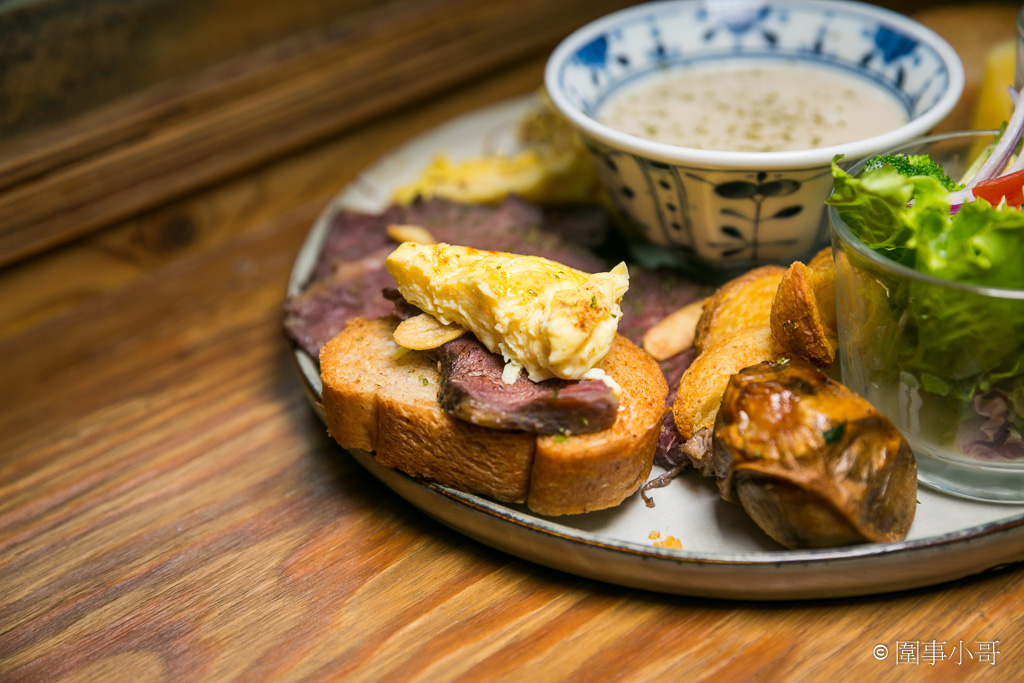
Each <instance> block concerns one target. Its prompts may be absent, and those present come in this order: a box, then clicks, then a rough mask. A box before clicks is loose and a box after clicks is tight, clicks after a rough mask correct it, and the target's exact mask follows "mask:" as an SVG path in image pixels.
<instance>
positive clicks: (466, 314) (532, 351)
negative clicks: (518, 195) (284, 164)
mask: <svg viewBox="0 0 1024 683" xmlns="http://www.w3.org/2000/svg"><path fill="white" fill-rule="evenodd" d="M387 269H388V272H389V273H391V275H392V277H394V278H395V282H397V283H398V290H399V291H400V292H401V293H402V296H403V297H404V298H405V300H406V301H408V302H409V303H411V304H413V305H415V306H417V307H418V308H419V309H420V310H422V311H423V312H424V313H428V314H430V315H432V316H434V317H435V318H437V319H438V320H439V321H440V322H442V323H444V324H446V325H447V324H452V323H454V324H457V325H460V326H462V327H464V328H466V329H467V330H469V331H470V332H472V333H473V334H474V335H475V336H476V338H477V339H479V340H480V342H481V343H482V344H483V345H484V346H486V347H487V348H488V349H489V350H490V351H491V352H493V353H500V354H501V355H502V357H503V358H504V359H505V362H506V366H505V372H504V373H503V376H502V379H503V380H504V381H505V382H506V383H512V382H514V381H515V379H516V377H517V376H518V375H519V372H520V370H521V369H525V370H526V372H527V374H528V375H529V377H530V379H532V380H534V381H537V382H539V381H542V380H545V379H550V378H552V377H561V378H563V379H581V378H583V377H584V376H585V375H587V374H588V372H589V373H590V375H589V377H596V376H597V374H598V373H599V370H598V372H591V371H592V370H595V369H596V366H597V365H598V364H599V363H600V362H601V361H602V360H603V359H604V357H605V355H607V353H608V351H609V349H610V348H611V345H612V341H613V340H614V339H615V333H616V331H617V329H618V324H619V318H620V317H621V316H622V311H621V309H620V308H619V302H620V301H621V300H622V296H623V295H624V294H625V293H626V290H627V289H628V288H629V273H628V271H627V269H626V264H625V263H620V264H619V265H617V266H615V268H613V269H612V270H611V271H610V272H607V273H595V274H588V273H584V272H582V271H579V270H576V269H575V268H570V267H568V266H564V265H562V264H560V263H556V262H554V261H550V260H548V259H545V258H541V257H538V256H517V255H515V254H506V253H503V252H496V251H481V250H479V249H473V248H471V247H459V246H452V245H449V244H432V245H423V244H415V243H413V242H405V243H403V244H402V245H400V246H399V247H398V248H397V249H395V251H393V252H392V253H391V255H390V256H388V258H387Z"/></svg>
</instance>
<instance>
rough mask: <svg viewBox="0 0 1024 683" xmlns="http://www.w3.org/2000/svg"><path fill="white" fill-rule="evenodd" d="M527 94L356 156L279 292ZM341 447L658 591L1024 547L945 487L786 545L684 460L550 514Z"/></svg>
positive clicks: (1008, 555) (519, 106)
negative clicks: (878, 533)
mask: <svg viewBox="0 0 1024 683" xmlns="http://www.w3.org/2000/svg"><path fill="white" fill-rule="evenodd" d="M533 105H534V100H533V98H520V99H515V100H511V101H508V102H504V103H501V104H498V105H494V106H491V107H488V108H485V109H482V110H479V111H476V112H472V113H469V114H467V115H464V116H462V117H459V118H457V119H454V120H452V121H450V122H448V123H446V124H445V125H443V126H440V127H439V128H436V129H434V130H432V131H429V132H427V133H426V134H424V135H422V136H420V137H418V138H416V139H414V140H412V141H411V142H409V143H407V144H405V145H403V146H402V147H400V148H398V149H397V150H395V151H393V152H392V153H390V154H388V155H387V156H385V157H384V158H382V159H381V160H379V161H378V162H377V163H375V164H374V165H373V166H371V167H370V168H368V169H366V171H365V172H363V173H362V174H361V175H360V176H359V177H358V178H357V179H356V180H355V181H354V182H352V183H351V184H350V185H349V186H348V187H347V188H345V189H344V190H343V191H342V192H341V193H340V194H339V195H338V196H337V197H336V198H335V200H334V201H333V202H332V203H331V204H330V205H329V206H328V207H327V208H326V209H325V210H324V212H323V214H321V216H320V217H319V218H318V219H317V221H316V223H315V224H314V226H313V228H312V230H311V231H310V233H309V235H308V236H307V238H306V241H305V243H304V244H303V246H302V249H301V250H300V252H299V254H298V258H297V259H296V262H295V264H294V266H293V269H292V273H291V277H290V279H289V282H288V293H289V295H291V294H295V293H297V292H299V291H300V289H301V288H302V286H303V285H304V284H305V282H306V281H307V280H308V278H309V275H310V273H311V272H312V269H313V266H314V264H315V263H316V258H317V255H318V254H319V252H320V248H321V244H322V242H323V239H324V236H325V235H326V233H327V229H328V227H329V225H330V223H331V219H332V217H333V216H334V214H335V213H337V212H338V211H339V210H342V209H349V210H358V211H366V212H371V213H377V212H380V211H382V210H383V209H384V208H385V207H386V206H387V204H388V202H389V198H390V196H391V192H392V190H393V189H394V188H395V187H397V186H398V185H400V184H403V183H406V182H409V181H411V180H413V179H414V178H415V177H416V176H417V175H418V174H419V172H420V171H421V170H422V169H423V168H424V167H425V166H426V165H427V164H428V163H429V161H430V160H431V159H432V158H433V156H434V155H435V154H437V153H441V152H443V153H445V154H447V155H448V156H449V157H450V158H451V159H453V160H458V159H460V158H465V157H470V156H479V155H481V154H488V153H494V152H497V151H509V150H511V149H512V148H513V147H514V144H515V142H514V140H515V125H516V123H517V121H518V120H519V118H520V117H521V116H522V114H523V113H524V112H526V111H527V110H528V108H529V107H531V106H533ZM295 359H296V362H297V365H298V368H299V373H300V376H301V378H302V381H303V383H304V385H305V387H306V389H307V391H308V393H309V395H310V398H311V400H312V402H313V404H314V406H315V407H316V408H317V410H318V411H319V412H320V414H321V417H322V416H323V411H322V408H321V406H320V404H319V394H320V388H321V384H320V377H319V370H318V369H317V367H316V364H315V363H314V362H313V360H312V359H311V358H309V356H307V355H306V354H305V353H303V352H302V351H299V350H297V349H296V351H295ZM350 452H351V454H352V456H353V457H354V458H355V459H356V460H357V461H358V462H359V463H360V464H361V465H362V466H363V467H364V468H366V470H368V471H369V472H370V473H371V474H372V475H373V476H375V477H376V478H378V479H379V480H380V481H382V482H383V483H384V484H385V485H386V486H388V487H389V488H390V489H391V490H393V491H394V492H395V493H397V494H398V495H399V496H401V497H402V498H404V499H406V500H407V501H408V502H410V503H411V504H412V505H414V506H416V507H417V508H419V509H420V510H421V511H423V512H424V513H426V514H427V515H430V516H431V517H433V518H435V519H437V520H439V521H440V522H442V523H444V524H446V525H447V526H449V527H451V528H453V529H455V530H456V531H458V532H460V533H463V534H465V535H466V536H468V537H470V538H473V539H476V540H477V541H480V542H482V543H485V544H487V545H489V546H492V547H494V548H497V549H499V550H503V551H505V552H508V553H510V554H512V555H515V556H517V557H521V558H523V559H526V560H529V561H531V562H535V563H537V564H541V565H544V566H548V567H552V568H554V569H559V570H562V571H566V572H569V573H572V574H576V575H579V576H584V577H588V578H592V579H598V580H601V581H606V582H609V583H614V584H619V585H623V586H630V587H635V588H643V589H648V590H653V591H660V592H665V593H676V594H684V595H694V596H702V597H716V598H733V599H767V600H793V599H810V598H825V597H839V596H852V595H864V594H871V593H885V592H891V591H898V590H905V589H909V588H917V587H921V586H929V585H933V584H937V583H941V582H944V581H951V580H954V579H958V578H962V577H965V576H969V575H972V574H976V573H979V572H983V571H985V570H988V569H992V568H996V567H1001V566H1004V565H1007V564H1010V563H1013V562H1020V561H1022V560H1024V506H1011V505H1000V504H993V503H981V502H976V501H972V500H966V499H960V498H954V497H951V496H948V495H945V494H942V493H939V492H937V491H932V490H930V489H927V488H924V487H920V488H919V491H918V500H919V506H918V510H917V515H916V518H915V521H914V524H913V526H912V528H911V530H910V533H909V535H908V537H907V538H906V540H904V541H900V542H898V543H884V544H867V545H859V546H849V547H843V548H835V549H826V550H802V551H792V550H785V549H783V548H782V547H781V546H779V545H777V544H776V543H775V542H774V541H772V540H771V539H769V538H768V537H767V536H765V534H764V533H763V532H762V531H761V530H760V529H758V527H757V526H756V525H755V524H754V523H753V522H751V521H750V519H749V518H747V517H746V514H745V513H744V512H743V510H742V508H741V507H740V506H738V505H734V504H730V503H726V502H724V501H723V500H721V498H719V496H718V491H717V487H716V486H715V484H714V482H713V481H712V480H710V479H703V478H701V477H700V476H699V475H697V474H695V473H693V472H689V473H686V474H684V475H681V476H679V477H678V478H677V479H676V480H675V481H673V482H672V484H671V485H669V486H668V487H666V488H662V489H655V490H654V491H652V492H651V494H650V495H651V497H652V498H653V499H654V501H655V503H656V505H655V507H654V508H647V507H646V506H645V505H644V503H643V501H642V500H641V499H640V497H639V495H634V496H632V497H631V498H629V499H628V500H627V501H626V502H625V503H623V504H622V505H620V506H619V507H616V508H613V509H611V510H605V511H601V512H595V513H589V514H585V515H575V516H568V517H553V518H547V517H540V516H537V515H535V514H533V513H531V512H530V511H529V510H528V509H527V508H526V507H525V506H519V505H505V504H500V503H496V502H493V501H490V500H487V499H484V498H481V497H479V496H474V495H470V494H466V493H462V492H459V491H455V490H453V489H450V488H447V487H444V486H439V485H436V484H431V483H428V482H424V481H420V480H416V479H412V478H410V477H408V476H405V475H404V474H402V473H401V472H397V471H395V470H391V469H388V468H385V467H381V466H380V465H378V464H377V463H376V461H375V460H374V458H373V456H372V454H370V453H367V452H365V451H350ZM656 470H657V468H656ZM656 474H658V472H657V471H656V472H654V473H652V476H654V475H656ZM655 534H657V535H658V536H660V539H661V540H665V539H667V538H668V537H670V536H671V537H674V538H676V539H678V540H679V541H680V543H681V545H682V548H681V549H678V548H671V547H656V546H655V545H654V539H653V538H652V536H654V535H655Z"/></svg>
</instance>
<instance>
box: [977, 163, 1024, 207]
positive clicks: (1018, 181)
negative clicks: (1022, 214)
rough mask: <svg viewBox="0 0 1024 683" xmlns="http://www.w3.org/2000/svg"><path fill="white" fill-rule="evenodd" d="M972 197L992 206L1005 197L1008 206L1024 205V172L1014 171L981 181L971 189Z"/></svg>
mask: <svg viewBox="0 0 1024 683" xmlns="http://www.w3.org/2000/svg"><path fill="white" fill-rule="evenodd" d="M973 192H974V196H975V197H978V198H979V199H984V200H986V201H987V202H988V203H989V204H992V205H993V206H995V205H997V204H999V202H1001V201H1002V200H1003V197H1006V203H1007V204H1009V205H1010V206H1020V205H1021V204H1024V171H1016V172H1014V173H1010V174H1009V175H1003V176H999V177H998V178H991V179H990V180H982V181H981V182H979V183H978V184H977V185H975V186H974V188H973Z"/></svg>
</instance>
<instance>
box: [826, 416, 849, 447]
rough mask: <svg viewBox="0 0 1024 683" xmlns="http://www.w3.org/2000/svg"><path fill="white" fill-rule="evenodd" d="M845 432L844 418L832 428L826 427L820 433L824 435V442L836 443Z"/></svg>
mask: <svg viewBox="0 0 1024 683" xmlns="http://www.w3.org/2000/svg"><path fill="white" fill-rule="evenodd" d="M845 434H846V420H843V421H842V422H840V423H839V424H837V425H836V426H835V427H833V428H832V429H826V430H825V432H824V433H823V434H822V436H823V437H825V443H836V442H837V441H839V440H841V439H842V438H843V436H844V435H845Z"/></svg>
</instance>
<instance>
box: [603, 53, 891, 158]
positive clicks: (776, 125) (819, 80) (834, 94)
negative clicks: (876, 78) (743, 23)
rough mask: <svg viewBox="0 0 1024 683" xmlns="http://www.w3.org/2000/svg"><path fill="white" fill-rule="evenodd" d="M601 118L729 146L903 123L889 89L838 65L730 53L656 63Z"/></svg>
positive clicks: (849, 136)
mask: <svg viewBox="0 0 1024 683" xmlns="http://www.w3.org/2000/svg"><path fill="white" fill-rule="evenodd" d="M595 118H596V119H597V120H598V121H600V122H601V123H603V124H605V125H607V126H609V127H611V128H614V129H616V130H619V131H622V132H623V133H628V134H630V135H635V136H637V137H640V138H645V139H648V140H652V141H654V142H661V143H665V144H669V145H677V146H680V147H691V148H694V149H707V150H720V151H729V152H783V151H793V150H803V149H813V148H815V147H827V146H831V145H838V144H841V143H844V142H851V141H853V140H861V139H863V138H869V137H873V136H875V135H881V134H882V133H885V132H886V131H889V130H893V129H894V128H898V127H899V126H902V125H903V124H905V123H906V122H907V120H908V116H907V109H906V107H905V106H904V105H903V103H902V102H901V101H900V100H898V99H897V98H896V97H894V96H893V95H892V94H891V93H890V92H887V91H886V90H884V89H883V88H881V87H879V86H878V85H877V84H876V83H873V82H871V81H869V80H867V79H865V78H862V77H860V76H856V75H854V74H852V73H847V72H845V71H843V70H840V69H833V68H828V67H822V66H817V65H814V64H807V63H801V62H798V61H796V60H760V61H753V60H746V59H741V60H728V61H718V60H715V61H712V62H710V63H697V64H695V65H692V66H685V67H679V68H675V69H666V70H661V71H658V72H656V73H654V74H650V75H647V76H646V77H643V78H639V79H637V80H636V82H634V83H631V84H630V85H627V86H624V87H621V88H619V89H618V90H616V91H615V92H614V93H613V94H612V95H611V96H610V97H609V98H608V100H607V101H606V102H604V103H603V104H602V105H601V106H600V108H599V109H598V110H597V115H596V117H595Z"/></svg>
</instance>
